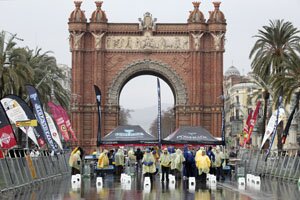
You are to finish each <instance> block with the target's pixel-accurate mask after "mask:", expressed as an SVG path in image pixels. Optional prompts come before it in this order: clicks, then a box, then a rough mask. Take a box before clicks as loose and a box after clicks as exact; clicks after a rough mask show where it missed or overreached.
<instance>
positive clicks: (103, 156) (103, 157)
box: [97, 149, 109, 177]
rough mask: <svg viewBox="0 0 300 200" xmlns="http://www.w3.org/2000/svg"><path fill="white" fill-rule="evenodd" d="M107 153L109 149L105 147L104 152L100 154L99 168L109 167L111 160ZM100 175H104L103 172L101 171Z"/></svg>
mask: <svg viewBox="0 0 300 200" xmlns="http://www.w3.org/2000/svg"><path fill="white" fill-rule="evenodd" d="M107 153H108V151H107V150H106V149H104V150H103V152H102V153H101V154H100V156H99V158H98V163H97V168H98V169H103V168H105V167H108V165H109V160H108V156H107ZM100 176H102V177H103V173H100Z"/></svg>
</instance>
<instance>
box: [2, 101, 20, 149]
mask: <svg viewBox="0 0 300 200" xmlns="http://www.w3.org/2000/svg"><path fill="white" fill-rule="evenodd" d="M15 146H17V141H16V138H15V135H14V132H13V129H12V127H11V125H10V123H9V119H8V118H7V116H6V113H5V110H4V108H3V106H2V104H1V103H0V147H1V148H3V149H10V148H13V147H15Z"/></svg>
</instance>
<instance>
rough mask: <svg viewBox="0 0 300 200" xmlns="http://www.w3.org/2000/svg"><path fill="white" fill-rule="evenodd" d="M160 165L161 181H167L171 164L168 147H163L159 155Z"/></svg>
mask: <svg viewBox="0 0 300 200" xmlns="http://www.w3.org/2000/svg"><path fill="white" fill-rule="evenodd" d="M159 161H160V166H161V172H162V178H161V182H164V181H165V177H166V181H167V182H169V172H170V166H171V157H170V155H169V152H168V149H167V148H165V149H164V150H163V152H162V154H161V156H160V159H159Z"/></svg>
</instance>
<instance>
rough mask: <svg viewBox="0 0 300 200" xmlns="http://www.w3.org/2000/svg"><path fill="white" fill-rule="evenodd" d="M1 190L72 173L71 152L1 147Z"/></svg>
mask: <svg viewBox="0 0 300 200" xmlns="http://www.w3.org/2000/svg"><path fill="white" fill-rule="evenodd" d="M0 155H1V157H0V191H1V192H4V191H7V190H11V189H15V188H19V187H23V186H26V185H29V184H33V183H36V182H39V181H44V180H46V179H49V178H52V177H56V176H61V175H64V174H70V173H71V172H70V167H69V165H68V161H69V156H70V152H61V153H59V154H50V153H49V152H47V151H31V150H30V151H29V150H24V149H12V150H9V151H7V150H3V149H0Z"/></svg>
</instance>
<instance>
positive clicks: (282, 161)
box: [236, 149, 300, 181]
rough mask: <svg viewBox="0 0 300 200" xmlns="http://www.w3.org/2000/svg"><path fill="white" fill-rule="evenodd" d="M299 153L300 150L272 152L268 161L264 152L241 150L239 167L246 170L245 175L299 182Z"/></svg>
mask: <svg viewBox="0 0 300 200" xmlns="http://www.w3.org/2000/svg"><path fill="white" fill-rule="evenodd" d="M299 152H300V150H299V149H289V150H282V151H272V152H270V154H269V157H268V158H267V160H266V152H264V151H260V150H258V149H240V150H239V153H238V159H240V162H239V165H240V166H239V167H240V168H242V169H243V170H244V172H245V174H253V175H259V176H265V177H276V178H280V179H283V180H288V181H298V179H299V177H300V155H299ZM239 167H237V168H239ZM236 170H239V169H236Z"/></svg>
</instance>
